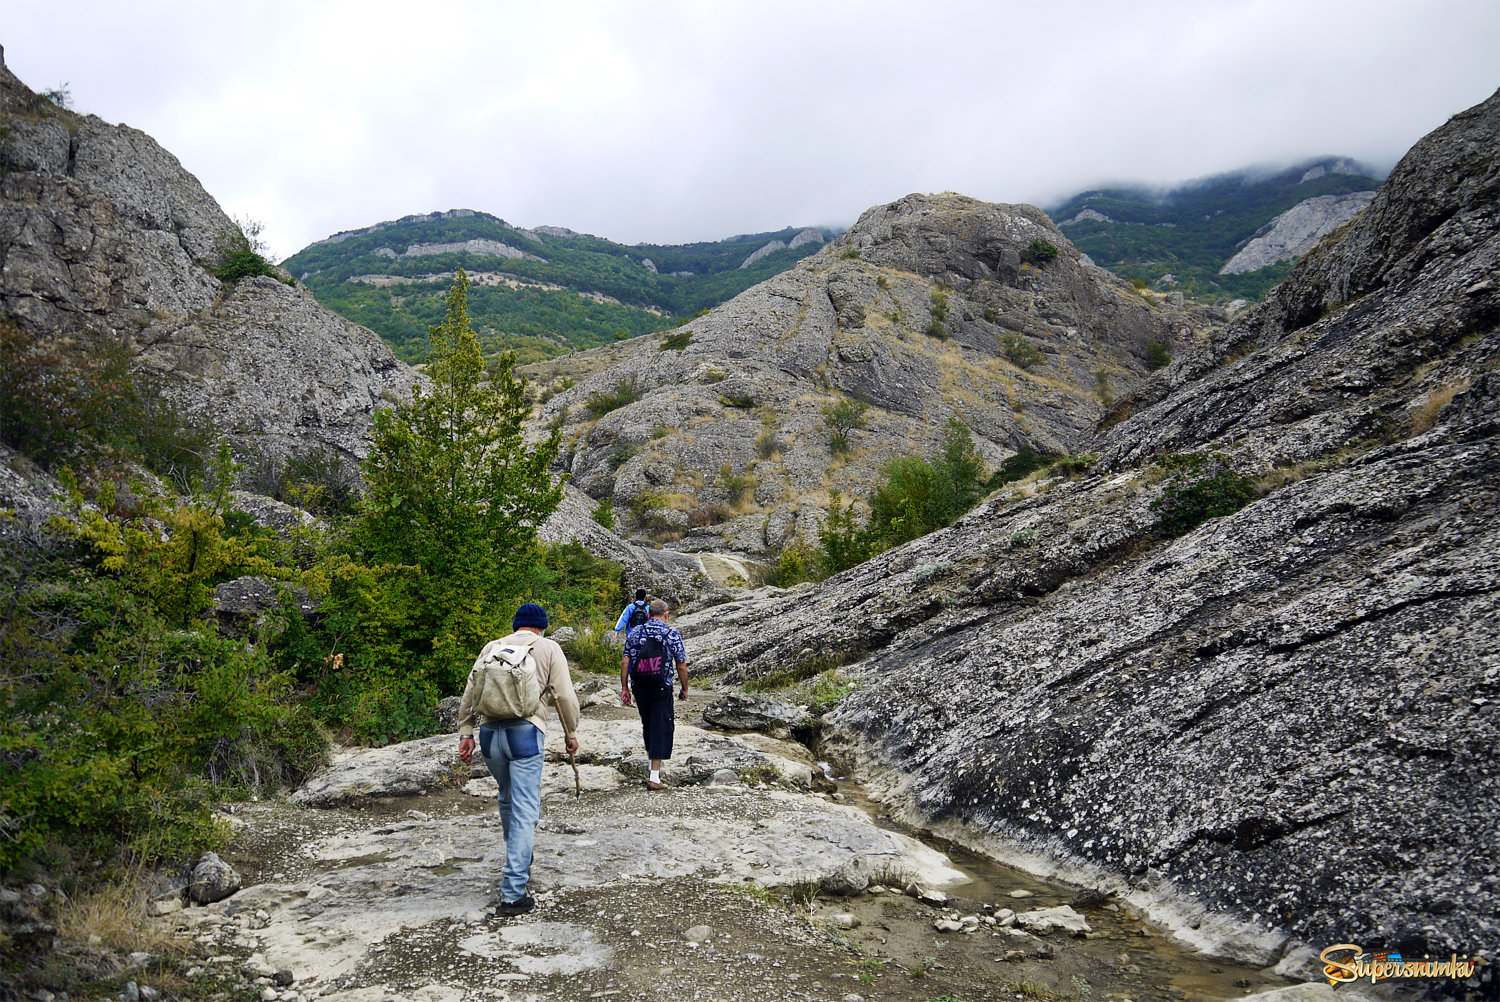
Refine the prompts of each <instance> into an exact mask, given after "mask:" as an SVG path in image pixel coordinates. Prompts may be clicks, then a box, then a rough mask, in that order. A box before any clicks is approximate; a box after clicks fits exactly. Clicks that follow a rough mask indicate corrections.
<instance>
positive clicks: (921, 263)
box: [528, 195, 1222, 553]
mask: <svg viewBox="0 0 1500 1002" xmlns="http://www.w3.org/2000/svg"><path fill="white" fill-rule="evenodd" d="M1048 248H1052V249H1054V250H1053V251H1052V252H1049V250H1048ZM1050 253H1055V257H1053V256H1049V254H1050ZM1221 317H1222V315H1220V314H1216V313H1214V312H1213V311H1203V310H1197V311H1189V310H1180V309H1176V308H1172V307H1169V306H1165V305H1162V304H1148V303H1147V302H1145V301H1144V300H1143V299H1142V297H1141V296H1140V295H1138V294H1137V293H1136V292H1135V290H1134V289H1132V288H1131V287H1130V286H1129V285H1128V284H1126V283H1125V282H1123V281H1121V280H1119V279H1117V278H1115V277H1114V276H1112V275H1109V274H1108V273H1107V272H1104V271H1101V270H1100V269H1097V268H1094V267H1092V266H1090V265H1088V264H1086V263H1084V262H1083V261H1082V260H1081V259H1080V256H1079V254H1078V252H1077V251H1076V250H1075V249H1074V248H1073V247H1072V245H1071V244H1069V243H1068V241H1067V240H1066V239H1065V238H1064V237H1063V236H1062V234H1061V233H1059V232H1058V230H1057V228H1056V227H1054V226H1053V225H1052V224H1051V222H1050V221H1049V220H1048V219H1047V217H1046V216H1045V215H1044V214H1043V213H1041V212H1040V211H1039V210H1037V209H1034V208H1031V207H1029V206H1017V205H994V204H989V203H985V202H979V201H976V200H974V199H971V198H965V197H963V196H959V195H935V196H928V195H911V196H908V197H906V198H903V199H901V200H899V201H897V202H893V203H891V204H889V205H884V206H879V207H877V208H874V209H871V210H869V211H868V212H866V213H865V214H864V215H863V216H862V217H861V218H860V220H859V221H858V222H857V223H856V224H855V225H854V226H853V227H852V228H851V229H849V230H848V231H846V232H845V233H843V234H842V235H840V236H839V237H838V238H837V239H836V240H834V241H832V242H831V243H830V244H829V245H828V246H827V247H825V248H823V249H822V250H821V251H819V252H818V253H817V254H816V255H814V256H813V257H811V258H808V259H807V260H806V261H804V262H802V263H801V264H799V265H798V266H796V267H795V268H792V269H791V270H789V271H787V272H784V273H782V274H781V275H778V276H777V277H775V278H773V279H771V280H769V281H766V282H763V283H762V284H760V285H758V286H756V287H754V288H752V289H749V290H747V291H746V292H744V293H742V294H740V295H739V296H737V297H736V298H735V299H733V300H731V301H730V302H729V303H727V304H725V305H724V306H722V307H720V308H719V309H717V310H714V311H713V312H711V313H709V314H707V315H706V316H703V317H699V318H697V319H696V320H694V321H692V322H691V323H688V324H687V325H685V326H683V327H681V328H678V329H677V330H675V331H672V332H669V333H667V334H663V335H657V336H653V337H650V338H637V339H632V340H631V341H627V342H623V343H621V344H617V345H612V346H608V347H604V348H598V349H594V350H591V351H587V352H581V353H578V354H575V355H571V356H568V357H567V358H564V359H558V360H555V361H552V362H546V363H541V364H538V365H535V366H531V367H529V368H528V371H529V373H530V374H531V375H532V376H533V378H534V379H536V381H537V383H538V385H539V386H540V387H541V388H542V389H543V391H544V397H545V401H544V403H543V406H542V409H541V413H540V415H539V418H538V423H539V424H541V425H544V424H550V423H553V422H557V423H560V424H561V426H562V427H563V429H564V434H565V440H566V442H567V443H568V444H567V446H566V447H565V448H566V454H565V457H564V465H565V467H566V469H567V470H568V471H569V472H571V473H572V475H573V482H574V483H575V484H576V485H578V486H579V487H580V488H582V489H583V490H584V491H586V492H587V493H588V494H589V495H590V496H591V497H594V498H596V499H600V498H613V499H614V504H615V507H616V510H617V512H618V513H620V515H621V517H626V516H628V517H629V518H630V519H631V520H632V527H633V528H635V529H637V530H644V531H649V532H651V533H653V534H655V535H656V536H657V537H658V538H671V537H678V536H683V537H685V538H683V539H682V541H681V542H679V543H677V544H675V545H677V546H679V547H680V548H683V549H689V550H693V549H730V550H735V551H739V552H743V553H762V552H767V551H775V550H777V549H779V548H780V547H781V546H783V545H784V544H785V543H787V542H788V541H789V540H792V539H794V538H796V537H798V536H801V537H803V538H809V537H811V536H812V535H813V534H814V532H815V530H816V527H817V526H818V525H819V524H821V522H822V520H823V518H824V516H825V514H826V511H827V507H828V493H829V491H830V490H833V489H839V490H842V491H844V492H845V494H846V495H864V494H866V493H868V491H869V489H870V488H871V487H872V486H873V485H874V483H875V482H876V481H877V479H878V476H879V474H878V470H879V467H880V466H881V464H882V463H884V462H886V461H888V460H890V459H894V458H896V457H898V456H908V455H913V454H916V455H931V454H934V453H935V452H936V451H937V449H938V444H939V441H940V439H941V435H942V433H943V429H944V425H945V423H946V422H947V421H948V419H950V418H955V419H957V420H958V421H960V422H961V423H962V424H963V425H964V426H965V427H967V428H968V429H969V430H970V432H971V433H972V434H973V436H974V438H975V440H976V444H977V446H978V447H979V449H980V451H981V452H982V453H983V454H984V455H985V456H986V457H987V458H988V459H989V460H990V462H991V463H992V464H998V463H999V461H1000V460H1002V459H1003V458H1004V457H1005V456H1007V455H1009V454H1011V453H1012V452H1013V451H1015V450H1016V449H1017V448H1018V447H1020V446H1023V445H1027V446H1031V447H1033V448H1036V449H1038V450H1041V451H1050V452H1060V453H1061V452H1069V451H1075V450H1077V449H1078V448H1079V447H1080V446H1081V445H1082V444H1084V443H1086V442H1087V441H1088V440H1089V438H1090V437H1091V436H1092V435H1093V431H1094V428H1095V426H1096V425H1097V423H1098V421H1099V419H1100V417H1101V416H1102V415H1103V414H1104V413H1105V411H1106V410H1107V409H1108V404H1109V403H1110V402H1111V401H1112V399H1113V397H1114V396H1115V395H1121V394H1125V393H1128V392H1129V391H1130V390H1131V388H1133V387H1134V386H1135V385H1136V384H1138V383H1139V382H1140V381H1141V380H1142V379H1143V378H1144V377H1145V375H1146V357H1147V345H1148V343H1150V342H1153V341H1156V342H1161V343H1163V344H1169V345H1172V346H1174V348H1176V347H1184V348H1185V347H1187V346H1188V345H1190V344H1192V343H1193V342H1194V341H1195V340H1196V339H1198V338H1200V337H1204V336H1206V332H1207V331H1208V330H1210V329H1211V328H1212V327H1213V325H1214V324H1215V323H1216V322H1217V319H1221ZM845 399H850V400H855V401H859V402H862V403H863V404H865V405H866V406H867V407H868V411H867V412H866V415H865V419H864V420H865V427H864V428H856V429H854V430H852V431H851V432H850V434H849V439H850V448H849V449H848V450H847V451H845V450H840V451H839V452H838V453H837V454H836V453H835V452H834V451H833V449H832V448H831V443H830V434H829V427H828V425H827V423H826V422H825V420H824V409H825V408H827V407H829V406H832V405H834V404H836V403H837V402H839V401H840V400H845Z"/></svg>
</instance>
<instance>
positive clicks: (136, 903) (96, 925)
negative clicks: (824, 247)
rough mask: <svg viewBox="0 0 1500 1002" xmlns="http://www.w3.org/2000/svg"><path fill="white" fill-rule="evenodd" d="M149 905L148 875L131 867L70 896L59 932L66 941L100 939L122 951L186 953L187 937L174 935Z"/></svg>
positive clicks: (104, 944) (60, 921)
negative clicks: (119, 874) (106, 881)
mask: <svg viewBox="0 0 1500 1002" xmlns="http://www.w3.org/2000/svg"><path fill="white" fill-rule="evenodd" d="M150 905H151V888H150V884H149V879H148V878H147V877H146V876H145V874H144V873H143V872H142V871H141V870H139V869H132V870H128V871H126V872H125V873H124V874H123V875H122V876H121V877H120V878H119V879H118V880H115V881H111V882H110V883H107V884H103V885H101V886H99V887H96V888H94V889H92V890H88V891H82V892H80V893H79V894H77V895H75V896H74V897H72V898H69V899H68V901H67V902H66V903H65V904H64V905H63V906H62V910H61V914H59V916H58V921H57V931H58V935H59V937H60V938H61V939H63V940H64V941H65V942H73V943H79V944H93V943H95V942H97V943H98V944H99V945H101V946H105V947H108V948H110V949H113V950H116V951H119V952H123V953H134V952H137V951H140V952H144V953H153V954H165V955H169V956H180V955H183V954H185V953H186V952H187V945H188V941H187V940H183V939H179V938H177V937H174V936H173V935H172V930H171V928H170V926H169V925H168V923H166V922H162V921H159V920H156V919H152V918H150V917H149V912H148V909H149V907H150ZM95 936H97V937H98V940H97V941H96V940H94V939H93V937H95Z"/></svg>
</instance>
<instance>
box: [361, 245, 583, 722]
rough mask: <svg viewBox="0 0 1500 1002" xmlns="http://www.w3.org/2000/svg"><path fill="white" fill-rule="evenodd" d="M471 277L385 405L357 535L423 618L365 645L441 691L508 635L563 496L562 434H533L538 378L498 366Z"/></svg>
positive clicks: (460, 278)
mask: <svg viewBox="0 0 1500 1002" xmlns="http://www.w3.org/2000/svg"><path fill="white" fill-rule="evenodd" d="M468 284H469V283H468V276H467V275H466V274H465V273H464V271H463V269H459V271H458V275H457V278H456V279H455V281H454V284H453V288H452V290H451V291H450V293H449V297H448V314H447V317H446V318H445V319H444V321H443V323H442V324H440V325H439V326H437V327H434V328H432V330H431V331H430V332H429V335H428V338H429V340H430V341H431V342H432V354H431V355H430V356H429V359H428V366H427V375H428V377H429V382H428V384H427V385H426V386H425V387H424V386H422V385H418V386H416V387H414V389H413V393H412V400H411V402H410V403H404V404H401V405H399V406H398V407H396V408H394V409H391V410H382V411H379V412H377V413H376V415H375V427H374V431H373V434H372V441H371V447H370V455H369V457H368V458H367V459H366V460H365V464H364V473H365V479H366V481H367V482H368V484H369V491H368V493H367V494H366V496H365V497H364V498H363V500H362V501H361V504H360V511H359V515H358V516H357V518H356V520H355V522H354V525H353V527H352V533H351V540H352V542H353V544H354V546H355V552H356V553H358V554H359V555H360V557H361V559H362V560H363V561H364V562H365V563H367V564H368V565H369V566H371V567H380V568H384V569H385V570H384V571H383V573H384V574H385V575H386V576H387V579H388V581H389V583H391V584H392V585H394V586H395V588H396V592H397V594H396V595H393V596H391V597H392V598H393V599H395V600H396V601H397V602H399V603H400V607H401V608H403V609H404V610H405V613H404V614H405V615H407V616H409V617H410V624H409V626H408V628H407V630H406V631H405V632H404V633H403V635H402V636H401V637H400V638H399V640H398V641H397V642H395V643H390V644H382V645H379V647H377V648H372V649H369V650H366V651H362V652H359V656H360V657H363V658H370V659H373V661H374V662H375V663H378V664H384V665H386V666H388V667H389V668H390V669H391V670H393V671H394V670H399V671H400V673H401V675H402V676H403V677H404V678H405V679H407V680H409V681H412V682H415V683H417V684H419V685H421V686H423V687H424V689H425V690H426V691H429V692H434V693H435V692H438V691H443V692H449V691H453V690H454V689H455V688H456V687H457V686H458V685H461V684H462V682H463V679H464V677H465V676H466V675H467V670H468V667H469V665H468V662H469V661H470V660H471V659H472V656H473V652H474V651H476V650H478V649H479V647H480V646H481V645H482V644H483V643H484V642H485V641H486V640H489V639H492V638H494V637H496V636H501V635H503V632H501V627H502V626H504V625H507V624H508V622H509V614H510V612H512V611H513V610H514V607H515V603H516V601H517V600H518V599H519V598H520V597H521V595H522V594H524V592H521V591H519V590H518V589H517V587H516V577H517V571H518V570H519V569H521V568H523V567H524V566H525V561H526V559H527V557H528V556H529V555H530V553H531V546H532V541H533V540H534V538H535V535H536V527H537V526H538V525H540V524H541V523H542V522H543V521H544V520H545V519H546V518H547V516H548V515H550V514H551V513H552V511H553V510H554V509H555V508H556V507H557V505H558V502H559V501H560V500H561V498H562V484H561V483H560V482H558V481H556V479H555V478H554V477H553V476H552V474H551V472H550V471H549V467H550V465H551V463H552V460H553V459H554V458H555V457H556V456H557V453H558V447H559V444H560V441H561V433H560V432H559V431H558V430H557V429H554V430H553V431H552V433H551V434H550V435H549V436H548V437H547V438H545V439H543V440H542V441H541V442H538V443H537V444H535V445H533V446H529V447H528V446H527V445H525V440H524V436H525V429H524V424H525V420H526V417H527V416H528V414H529V413H530V407H529V406H528V404H527V403H526V392H525V384H524V382H523V381H522V380H521V379H519V378H517V377H516V376H515V375H514V372H513V364H514V359H513V358H512V357H510V356H508V355H503V356H501V364H500V367H499V370H498V372H496V373H494V374H487V373H486V372H485V365H484V358H483V356H482V354H481V352H480V348H479V338H478V335H477V334H476V333H475V331H474V328H473V325H472V323H471V322H470V320H469V314H468V306H467V295H466V294H467V291H468ZM353 654H354V652H351V656H352V655H353Z"/></svg>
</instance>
